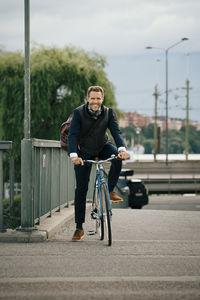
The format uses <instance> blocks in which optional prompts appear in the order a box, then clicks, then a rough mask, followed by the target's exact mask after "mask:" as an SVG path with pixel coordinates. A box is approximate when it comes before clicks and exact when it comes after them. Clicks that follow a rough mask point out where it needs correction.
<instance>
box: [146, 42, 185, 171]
mask: <svg viewBox="0 0 200 300" xmlns="http://www.w3.org/2000/svg"><path fill="white" fill-rule="evenodd" d="M187 40H188V38H186V37H184V38H182V39H181V40H180V41H178V42H177V43H175V44H173V45H171V46H170V47H168V48H158V47H152V46H148V47H146V49H159V50H163V51H164V53H165V94H166V98H165V105H166V142H165V152H166V165H168V52H169V50H170V49H172V48H174V47H175V46H177V45H178V44H180V43H182V42H184V41H187Z"/></svg>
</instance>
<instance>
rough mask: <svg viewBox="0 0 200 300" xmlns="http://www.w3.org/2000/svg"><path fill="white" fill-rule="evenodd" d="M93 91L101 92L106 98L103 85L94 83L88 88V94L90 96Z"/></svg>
mask: <svg viewBox="0 0 200 300" xmlns="http://www.w3.org/2000/svg"><path fill="white" fill-rule="evenodd" d="M91 92H100V93H101V94H102V96H103V98H104V90H103V88H102V87H101V86H98V85H92V86H90V87H89V88H88V90H87V96H88V97H89V95H90V93H91Z"/></svg>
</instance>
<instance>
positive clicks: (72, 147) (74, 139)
mask: <svg viewBox="0 0 200 300" xmlns="http://www.w3.org/2000/svg"><path fill="white" fill-rule="evenodd" d="M80 108H83V109H86V108H87V104H85V105H83V106H81V107H78V108H76V109H75V110H74V112H73V117H72V121H71V124H70V128H69V136H68V154H69V155H70V153H73V152H76V153H77V150H78V141H79V140H80V139H81V136H80V133H81V132H82V131H83V129H84V124H85V123H87V122H85V123H84V122H83V118H82V117H81V115H80ZM85 116H86V118H90V116H89V114H86V115H85ZM100 117H101V115H100V116H99V118H100ZM91 118H92V117H91ZM100 122H101V121H100ZM98 126H99V125H97V127H98ZM107 128H108V129H109V130H110V132H111V135H112V136H113V139H114V141H115V143H116V146H117V147H118V148H119V147H125V145H124V141H123V138H122V136H121V131H120V130H119V126H118V124H117V121H116V118H115V116H114V112H113V109H112V108H109V113H108V122H107ZM103 134H104V133H103ZM87 146H88V147H89V148H91V151H92V148H93V147H94V145H93V144H92V143H91V144H90V145H87ZM89 148H88V152H90V149H89ZM100 151H101V149H99V152H100ZM91 153H92V152H91Z"/></svg>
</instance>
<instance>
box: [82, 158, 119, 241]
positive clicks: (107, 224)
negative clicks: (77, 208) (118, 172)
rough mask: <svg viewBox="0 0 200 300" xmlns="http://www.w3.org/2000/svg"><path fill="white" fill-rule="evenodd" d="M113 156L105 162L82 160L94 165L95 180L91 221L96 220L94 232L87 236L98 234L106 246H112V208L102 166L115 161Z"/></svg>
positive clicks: (89, 232)
mask: <svg viewBox="0 0 200 300" xmlns="http://www.w3.org/2000/svg"><path fill="white" fill-rule="evenodd" d="M116 158H117V156H115V155H114V154H113V155H111V157H110V158H108V159H106V160H84V162H85V163H91V164H95V165H96V178H95V184H94V192H93V198H92V211H91V219H93V220H96V230H95V231H92V230H91V231H88V232H87V234H89V235H93V234H97V233H98V234H99V236H100V240H103V239H104V238H106V243H107V245H108V246H111V245H112V230H111V217H112V208H111V203H110V196H109V190H108V185H107V183H106V182H105V179H104V174H103V166H102V164H103V163H105V162H109V161H111V160H113V159H116Z"/></svg>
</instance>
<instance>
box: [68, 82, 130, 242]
mask: <svg viewBox="0 0 200 300" xmlns="http://www.w3.org/2000/svg"><path fill="white" fill-rule="evenodd" d="M86 99H87V104H83V105H81V106H79V107H78V108H76V109H75V110H74V112H73V117H72V121H71V124H70V128H69V137H68V154H69V156H70V158H71V160H72V162H73V163H74V165H75V167H74V169H75V175H76V190H75V223H76V230H75V232H74V235H73V237H72V241H79V240H81V239H82V237H83V236H84V230H83V223H84V222H85V207H86V195H87V190H88V183H89V177H90V171H91V165H84V162H83V160H85V159H95V157H98V158H99V159H107V158H109V157H110V156H111V155H112V154H115V155H118V158H120V159H115V160H112V163H111V168H110V172H109V175H108V188H109V192H110V199H111V201H112V203H116V202H119V201H123V199H122V198H120V197H119V196H118V195H117V194H116V193H115V192H114V191H113V190H114V187H115V185H116V184H117V181H118V178H119V174H120V171H121V168H122V159H127V158H129V154H128V153H127V152H126V148H125V145H124V142H123V139H122V137H121V132H120V130H119V127H118V124H117V121H116V119H115V116H114V113H113V110H112V109H111V108H109V109H108V108H106V107H105V106H103V100H104V90H103V88H102V87H100V86H91V87H89V88H88V92H87V98H86ZM107 129H109V130H110V132H111V134H112V136H113V138H114V141H115V143H116V146H117V147H116V146H115V145H113V144H112V143H111V142H109V141H108V137H107V135H106V130H107Z"/></svg>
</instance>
